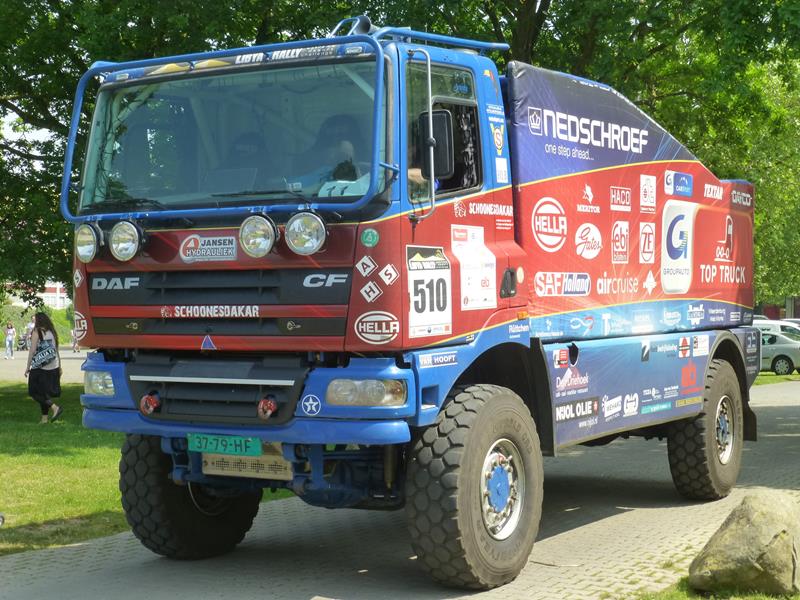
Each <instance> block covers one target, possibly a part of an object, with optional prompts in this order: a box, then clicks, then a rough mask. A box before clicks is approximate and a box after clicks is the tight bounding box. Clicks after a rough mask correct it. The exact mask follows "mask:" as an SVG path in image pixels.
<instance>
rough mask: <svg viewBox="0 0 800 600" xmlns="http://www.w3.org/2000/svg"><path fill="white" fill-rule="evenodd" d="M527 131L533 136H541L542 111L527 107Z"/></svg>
mask: <svg viewBox="0 0 800 600" xmlns="http://www.w3.org/2000/svg"><path fill="white" fill-rule="evenodd" d="M528 129H529V130H530V132H531V133H532V134H533V135H542V109H541V108H534V107H533V106H529V107H528Z"/></svg>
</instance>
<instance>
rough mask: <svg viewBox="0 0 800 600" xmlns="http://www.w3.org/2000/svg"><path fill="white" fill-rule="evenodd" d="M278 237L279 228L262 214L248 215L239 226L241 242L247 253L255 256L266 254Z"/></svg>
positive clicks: (259, 256)
mask: <svg viewBox="0 0 800 600" xmlns="http://www.w3.org/2000/svg"><path fill="white" fill-rule="evenodd" d="M277 239H278V228H277V227H275V225H274V224H273V222H272V221H270V220H269V219H267V218H266V217H262V216H260V215H253V216H252V217H247V218H246V219H245V220H244V221H243V222H242V226H241V227H239V243H240V244H241V246H242V250H244V251H245V254H247V255H248V256H252V257H253V258H261V257H263V256H266V255H267V254H269V253H270V251H271V250H272V247H273V246H274V245H275V241H276V240H277Z"/></svg>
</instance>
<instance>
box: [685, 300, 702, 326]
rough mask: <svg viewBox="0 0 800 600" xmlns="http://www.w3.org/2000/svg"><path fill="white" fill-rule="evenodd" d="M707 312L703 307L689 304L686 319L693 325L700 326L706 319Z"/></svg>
mask: <svg viewBox="0 0 800 600" xmlns="http://www.w3.org/2000/svg"><path fill="white" fill-rule="evenodd" d="M705 317H706V311H705V310H704V309H703V305H702V304H700V306H693V305H692V304H689V307H688V308H687V309H686V318H687V319H689V323H691V324H692V325H700V322H701V321H702V320H703V319H705Z"/></svg>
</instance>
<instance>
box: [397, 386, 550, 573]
mask: <svg viewBox="0 0 800 600" xmlns="http://www.w3.org/2000/svg"><path fill="white" fill-rule="evenodd" d="M505 391H508V390H506V389H505V388H502V387H499V386H496V385H489V384H473V385H460V386H456V387H454V388H453V390H452V391H451V392H450V394H449V395H448V398H447V399H446V400H445V408H444V409H443V410H441V411H440V412H439V415H438V417H437V420H436V423H435V424H434V425H432V426H430V427H427V428H426V429H424V430H423V431H422V432H421V433H419V434H417V435H416V436H415V438H414V439H412V442H411V452H410V457H411V460H410V461H409V464H408V474H407V478H406V498H407V500H406V516H407V521H408V526H409V532H410V534H411V545H412V547H413V549H414V552H415V553H416V554H417V557H418V559H419V560H420V562H421V563H422V565H423V566H424V567H425V569H426V570H427V571H428V572H429V573H430V575H431V577H432V578H433V579H434V580H436V581H437V582H439V583H442V584H444V585H447V586H453V587H458V588H467V589H488V588H492V587H496V586H499V585H503V584H505V583H508V581H511V580H512V579H513V576H511V577H509V578H508V579H507V580H506V581H502V582H495V581H484V580H482V579H480V578H479V577H478V576H476V574H475V570H474V569H473V568H471V567H470V565H469V564H468V562H467V557H466V553H465V551H464V548H463V546H462V544H461V542H460V540H461V532H460V531H459V526H458V521H457V494H458V473H459V471H460V469H461V464H462V455H463V453H464V444H465V441H466V438H467V434H468V432H469V429H470V427H471V425H472V423H473V422H474V421H475V419H476V418H477V417H478V413H479V411H480V409H481V408H482V407H483V405H484V404H485V403H486V402H487V401H489V400H490V399H491V397H492V396H493V395H495V394H497V393H500V392H505ZM537 441H538V440H537Z"/></svg>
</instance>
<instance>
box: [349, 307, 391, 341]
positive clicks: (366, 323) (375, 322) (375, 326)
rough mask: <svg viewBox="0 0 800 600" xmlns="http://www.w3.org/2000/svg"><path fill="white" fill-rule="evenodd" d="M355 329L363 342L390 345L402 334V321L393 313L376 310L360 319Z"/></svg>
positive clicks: (357, 320)
mask: <svg viewBox="0 0 800 600" xmlns="http://www.w3.org/2000/svg"><path fill="white" fill-rule="evenodd" d="M354 328H355V332H356V335H357V336H358V339H360V340H361V341H362V342H365V343H367V344H372V345H381V344H388V343H389V342H391V341H392V340H394V339H395V338H396V337H397V336H398V335H399V334H400V321H398V320H397V317H395V316H394V315H393V314H392V313H388V312H383V311H380V310H374V311H372V312H368V313H364V314H363V315H361V316H360V317H358V319H356V323H355V326H354Z"/></svg>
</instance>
